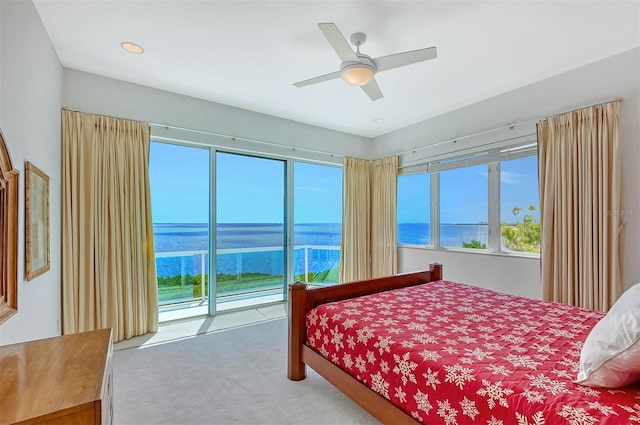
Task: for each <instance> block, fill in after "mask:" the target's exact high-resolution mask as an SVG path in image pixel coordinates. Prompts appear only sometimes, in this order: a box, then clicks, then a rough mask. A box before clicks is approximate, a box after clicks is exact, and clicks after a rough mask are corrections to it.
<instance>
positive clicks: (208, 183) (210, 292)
mask: <svg viewBox="0 0 640 425" xmlns="http://www.w3.org/2000/svg"><path fill="white" fill-rule="evenodd" d="M149 174H150V184H151V200H152V208H153V227H154V237H155V251H156V267H157V276H158V293H159V297H158V298H159V304H160V306H161V312H162V313H166V314H165V316H164V317H162V316H161V320H173V319H174V317H175V318H179V317H187V316H189V315H200V314H207V313H208V314H215V313H216V311H219V310H221V309H222V310H227V309H232V308H237V307H247V306H250V305H257V304H262V303H265V302H276V301H281V300H283V299H284V298H285V297H286V289H287V284H288V283H290V282H293V281H294V280H301V281H304V282H308V283H309V284H310V285H327V284H334V283H337V282H338V278H339V266H340V235H341V220H342V167H340V166H332V165H321V164H314V163H307V162H301V161H298V160H292V159H278V158H268V157H259V156H254V155H246V154H239V153H230V152H223V151H218V150H216V148H214V147H204V146H198V145H193V144H187V143H184V144H171V143H163V142H156V141H154V142H152V143H151V155H150V163H149ZM210 252H211V253H214V252H215V255H213V254H212V255H211V256H210V255H209V253H210ZM210 269H211V270H213V271H215V274H210V273H209V270H210ZM186 307H196V308H194V309H190V311H189V312H186V311H184V308H186ZM181 310H182V311H184V314H183V313H182V312H181Z"/></svg>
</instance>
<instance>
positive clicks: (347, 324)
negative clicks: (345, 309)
mask: <svg viewBox="0 0 640 425" xmlns="http://www.w3.org/2000/svg"><path fill="white" fill-rule="evenodd" d="M355 324H356V321H355V320H353V319H346V320H345V321H344V322H342V327H343V328H345V329H351V328H352V327H353V325H355Z"/></svg>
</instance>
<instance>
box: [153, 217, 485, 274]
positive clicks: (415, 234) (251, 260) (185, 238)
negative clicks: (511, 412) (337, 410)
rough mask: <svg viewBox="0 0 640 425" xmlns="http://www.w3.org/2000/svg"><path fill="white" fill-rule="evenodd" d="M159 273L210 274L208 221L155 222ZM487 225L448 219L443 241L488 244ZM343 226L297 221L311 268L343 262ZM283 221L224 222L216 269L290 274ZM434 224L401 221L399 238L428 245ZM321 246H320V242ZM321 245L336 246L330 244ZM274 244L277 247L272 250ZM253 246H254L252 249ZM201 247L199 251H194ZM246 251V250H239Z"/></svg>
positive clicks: (299, 263) (301, 254)
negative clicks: (285, 267) (341, 251)
mask: <svg viewBox="0 0 640 425" xmlns="http://www.w3.org/2000/svg"><path fill="white" fill-rule="evenodd" d="M153 231H154V239H155V249H156V254H157V255H160V257H158V258H157V259H156V268H157V273H158V276H160V277H168V276H175V275H180V274H191V275H192V276H195V275H198V274H200V273H201V272H202V270H203V266H204V271H205V273H208V267H207V265H208V257H207V254H206V251H207V250H208V246H209V232H208V225H207V224H203V223H155V224H154V225H153ZM487 234H488V230H487V225H486V224H471V225H469V224H466V225H461V224H443V225H441V227H440V240H441V243H442V245H443V246H449V247H462V243H463V242H470V241H471V240H474V239H475V240H479V241H481V242H482V243H485V244H486V243H487ZM340 238H341V226H340V224H337V223H310V224H299V225H295V226H294V238H293V240H294V245H295V246H296V247H299V246H306V247H307V248H306V265H307V267H308V270H309V271H310V272H318V271H321V270H327V269H331V268H335V267H338V265H339V263H340V251H339V247H340ZM283 241H284V230H283V225H282V224H269V223H265V224H242V223H240V224H237V223H221V224H219V225H218V227H217V244H216V245H217V249H218V254H217V257H216V269H217V270H216V272H217V273H218V274H220V273H225V274H237V273H246V272H252V273H267V274H284V253H283V250H282V246H283ZM428 241H429V224H428V223H400V224H399V225H398V242H399V243H402V244H415V245H426V244H428ZM314 246H315V247H314ZM318 246H330V247H335V249H325V248H320V247H318ZM269 247H274V248H273V249H271V250H270V249H268V248H269ZM248 250H251V251H248ZM179 251H187V252H189V253H185V255H183V256H171V257H161V256H162V253H166V252H179ZM190 251H196V252H190ZM239 251H245V252H239ZM293 263H294V274H296V275H298V274H302V273H304V269H305V249H304V248H297V249H294V258H293Z"/></svg>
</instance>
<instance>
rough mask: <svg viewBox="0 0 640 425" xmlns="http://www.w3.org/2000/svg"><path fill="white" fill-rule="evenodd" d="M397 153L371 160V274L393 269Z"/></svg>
mask: <svg viewBox="0 0 640 425" xmlns="http://www.w3.org/2000/svg"><path fill="white" fill-rule="evenodd" d="M397 192H398V157H397V156H392V157H389V158H383V159H378V160H376V161H373V170H372V185H371V277H372V278H376V277H384V276H393V275H395V274H396V273H397V270H398V266H397V249H396V243H397V232H398V230H397V229H398V226H397V224H396V223H397V217H396V204H397V197H398V196H397Z"/></svg>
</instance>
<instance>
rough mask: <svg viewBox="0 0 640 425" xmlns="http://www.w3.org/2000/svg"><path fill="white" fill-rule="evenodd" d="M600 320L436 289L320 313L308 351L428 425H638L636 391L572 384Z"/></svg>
mask: <svg viewBox="0 0 640 425" xmlns="http://www.w3.org/2000/svg"><path fill="white" fill-rule="evenodd" d="M602 316H603V314H602V313H599V312H595V311H590V310H583V309H579V308H575V307H570V306H566V305H562V304H556V303H549V302H544V301H536V300H530V299H527V298H521V297H516V296H511V295H505V294H500V293H497V292H493V291H489V290H485V289H480V288H476V287H472V286H467V285H463V284H459V283H452V282H447V281H438V282H433V283H428V284H424V285H420V286H414V287H410V288H404V289H398V290H395V291H388V292H381V293H378V294H374V295H369V296H364V297H360V298H354V299H351V300H345V301H339V302H334V303H328V304H323V305H321V306H318V307H316V308H314V309H313V310H311V311H310V312H309V313H308V315H307V327H308V331H307V335H308V341H307V344H308V345H309V346H310V347H311V348H313V349H315V350H316V351H318V352H319V353H320V354H321V355H323V356H324V357H326V358H328V359H329V360H331V361H332V362H333V363H335V364H337V365H339V366H340V368H342V369H344V370H346V371H347V372H348V373H349V374H351V375H352V376H354V377H356V378H357V379H359V380H360V381H362V382H363V383H365V384H366V385H367V386H369V387H370V388H372V389H373V390H374V391H376V392H377V393H379V394H381V395H382V396H384V397H385V398H387V399H389V400H390V401H391V402H392V403H394V404H395V405H397V406H399V407H400V408H402V409H403V410H405V411H406V412H408V413H409V414H411V415H412V416H413V417H415V418H416V419H418V420H419V421H422V422H424V423H427V424H488V425H511V424H518V425H533V424H536V425H540V424H545V425H552V424H562V425H566V424H570V425H592V424H634V423H638V424H640V386H638V385H636V386H631V387H627V388H625V389H621V390H606V389H596V388H590V387H584V386H580V385H577V384H574V383H573V382H572V380H573V379H574V378H575V376H576V374H577V365H578V361H579V358H580V349H581V347H582V342H583V341H584V339H585V338H586V336H587V334H588V333H589V331H590V330H591V328H592V327H593V326H594V325H595V324H596V323H597V321H598V320H599V319H600V318H601V317H602Z"/></svg>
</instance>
